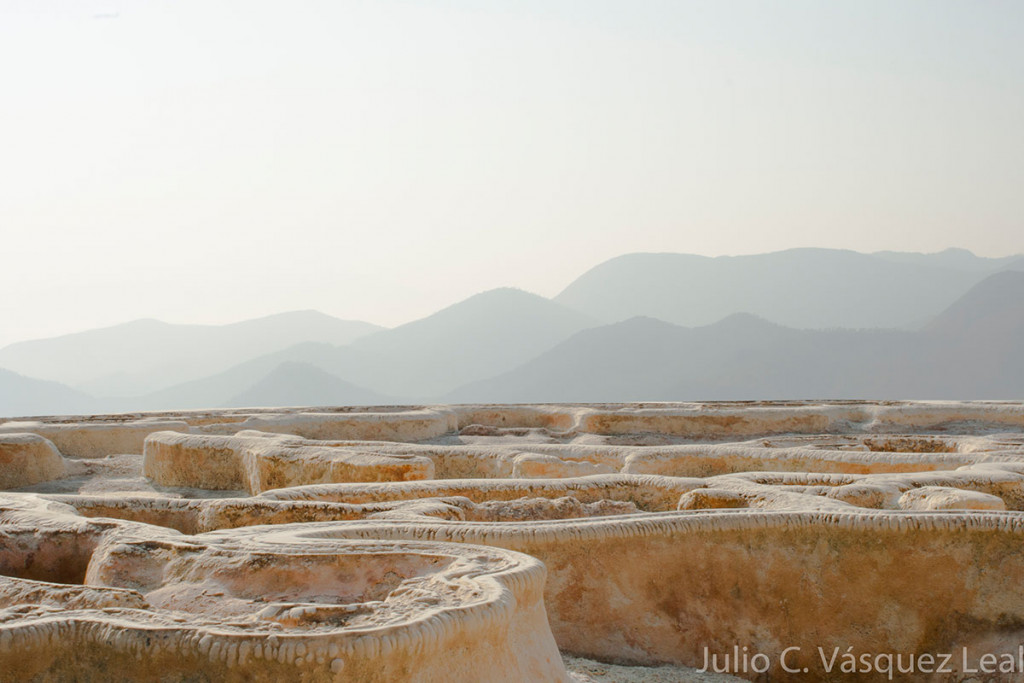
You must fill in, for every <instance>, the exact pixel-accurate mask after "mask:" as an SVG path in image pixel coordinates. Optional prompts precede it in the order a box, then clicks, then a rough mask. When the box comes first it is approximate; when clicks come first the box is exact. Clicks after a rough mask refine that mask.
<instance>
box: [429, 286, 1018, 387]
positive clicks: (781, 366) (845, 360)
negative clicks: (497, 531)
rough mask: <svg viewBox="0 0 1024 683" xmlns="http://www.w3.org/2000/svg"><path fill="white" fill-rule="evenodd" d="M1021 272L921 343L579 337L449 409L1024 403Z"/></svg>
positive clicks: (866, 333)
mask: <svg viewBox="0 0 1024 683" xmlns="http://www.w3.org/2000/svg"><path fill="white" fill-rule="evenodd" d="M1021 349H1024V272H1010V271H1008V272H1001V273H997V274H995V275H992V276H990V277H989V278H987V279H986V280H984V281H983V282H981V283H979V284H978V285H976V286H975V287H974V288H972V289H971V290H970V291H969V292H967V294H965V295H964V296H963V297H962V298H961V299H959V300H958V301H956V302H954V303H953V304H952V305H951V306H949V307H948V308H947V309H946V310H945V311H944V312H943V313H941V314H940V315H939V316H937V317H936V318H935V319H934V320H933V321H932V322H931V323H930V324H929V325H928V326H926V327H925V328H924V329H922V330H920V331H901V330H860V331H858V330H798V329H794V328H789V327H783V326H780V325H775V324H773V323H769V322H767V321H765V320H762V319H760V318H757V317H755V316H750V315H736V316H730V317H729V318H726V319H725V320H722V321H720V322H718V323H716V324H713V325H708V326H704V327H694V328H689V327H680V326H677V325H672V324H670V323H665V322H663V321H659V320H654V319H650V318H631V319H630V320H627V321H624V322H620V323H614V324H611V325H606V326H603V327H598V328H594V329H590V330H586V331H583V332H580V333H579V334H576V335H574V336H573V337H571V338H570V339H568V340H567V341H565V342H563V343H562V344H559V345H558V346H556V347H555V348H553V349H551V350H550V351H548V352H547V353H544V354H541V355H540V356H538V357H537V358H535V359H534V360H532V361H530V362H529V363H526V364H524V365H523V366H520V367H519V368H516V369H515V370H512V371H510V372H508V373H505V374H503V375H500V376H497V377H494V378H491V379H489V380H483V381H480V382H476V383H473V384H470V385H467V386H466V387H462V388H461V389H458V390H456V391H454V392H452V393H451V394H449V395H448V396H447V397H446V398H447V399H449V400H451V401H453V402H477V401H488V402H497V403H505V402H508V403H522V402H577V401H580V402H604V401H687V400H758V399H764V400H770V399H858V398H863V399H944V398H945V399H954V398H958V399H982V398H990V399H1022V398H1024V354H1022V353H1021Z"/></svg>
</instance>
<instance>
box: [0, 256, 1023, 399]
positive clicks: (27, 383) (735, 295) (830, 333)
mask: <svg viewBox="0 0 1024 683" xmlns="http://www.w3.org/2000/svg"><path fill="white" fill-rule="evenodd" d="M1021 348H1024V258H1022V257H1007V258H1003V259H985V258H980V257H977V256H974V255H973V254H971V253H970V252H967V251H964V250H947V251H945V252H940V253H938V254H913V253H899V252H879V253H876V254H860V253H856V252H849V251H841V250H826V249H797V250H790V251H784V252H776V253H773V254H760V255H754V256H738V257H719V258H707V257H701V256H693V255H687V254H629V255H625V256H622V257H619V258H615V259H612V260H610V261H607V262H605V263H603V264H601V265H599V266H597V267H595V268H593V269H591V270H590V271H588V272H587V273H584V274H583V275H582V276H581V277H579V278H578V279H577V280H576V281H574V282H573V283H571V284H570V285H569V286H568V287H567V288H566V289H565V290H564V291H563V292H561V293H560V294H559V295H558V296H556V297H554V298H553V299H545V298H544V297H540V296H537V295H535V294H530V293H527V292H524V291H521V290H517V289H508V288H506V289H498V290H491V291H489V292H484V293H481V294H477V295H474V296H472V297H470V298H469V299H466V300H464V301H461V302H459V303H456V304H454V305H452V306H449V307H447V308H445V309H443V310H441V311H439V312H437V313H435V314H433V315H431V316H428V317H426V318H423V319H421V320H416V321H413V322H410V323H407V324H405V325H401V326H399V327H396V328H393V329H383V328H379V327H377V326H374V325H371V324H369V323H364V322H359V321H346V320H339V319H336V318H332V317H330V316H326V315H324V314H322V313H318V312H315V311H297V312H291V313H285V314H280V315H277V316H269V317H266V318H260V319H257V320H250V321H244V322H241V323H234V324H231V325H221V326H215V325H170V324H168V323H162V322H159V321H155V320H143V321H135V322H132V323H126V324H124V325H118V326H115V327H109V328H104V329H99V330H91V331H87V332H82V333H78V334H73V335H66V336H63V337H57V338H53V339H44V340H37V341H29V342H21V343H18V344H13V345H11V346H8V347H5V348H3V349H0V368H6V370H0V415H27V414H47V413H49V414H60V413H69V412H75V413H81V412H110V411H121V410H166V409H184V408H212V407H227V406H267V405H345V404H350V405H372V404H390V403H410V402H545V401H573V402H607V401H632V400H636V401H658V400H666V401H670V400H730V399H734V400H743V399H784V398H808V399H810V398H819V399H826V398H865V399H889V398H920V399H926V398H959V399H969V398H993V399H995V398H1024V361H1021V360H1019V359H1018V356H1019V355H1020V354H1019V349H1021Z"/></svg>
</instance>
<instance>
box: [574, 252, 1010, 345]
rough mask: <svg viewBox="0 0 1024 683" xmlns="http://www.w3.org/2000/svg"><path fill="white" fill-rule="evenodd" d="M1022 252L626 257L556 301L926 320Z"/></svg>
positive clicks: (663, 316) (876, 323)
mask: <svg viewBox="0 0 1024 683" xmlns="http://www.w3.org/2000/svg"><path fill="white" fill-rule="evenodd" d="M1007 268H1015V269H1017V270H1024V261H1022V260H1021V258H1020V257H1016V256H1010V257H1007V258H1001V259H986V258H980V257H977V256H975V255H974V254H972V253H971V252H969V251H965V250H962V249H948V250H946V251H943V252H940V253H938V254H908V253H899V252H879V253H877V254H860V253H858V252H855V251H844V250H837V249H791V250H788V251H780V252H775V253H771V254H754V255H750V256H720V257H717V258H709V257H706V256H695V255H692V254H626V255H624V256H620V257H618V258H614V259H611V260H610V261H605V262H604V263H602V264H600V265H598V266H596V267H594V268H592V269H591V270H590V271H588V272H586V273H584V274H583V275H582V276H580V277H579V278H578V279H576V281H575V282H573V283H572V284H570V285H569V286H568V287H566V288H565V290H564V291H562V293H561V294H559V295H558V296H556V297H555V301H557V302H559V303H561V304H563V305H565V306H568V307H570V308H574V309H576V310H579V311H583V312H586V313H589V314H590V315H592V316H594V317H595V318H598V319H600V320H603V321H605V322H616V321H619V320H625V319H627V318H630V317H633V316H637V315H644V316H649V317H652V318H658V319H659V320H664V321H665V322H671V323H675V324H677V325H687V326H698V325H710V324H711V323H714V322H717V321H718V320H721V319H722V318H724V317H725V316H727V315H730V314H732V313H752V314H754V315H757V316H760V317H762V318H765V319H766V320H770V321H772V322H775V323H778V324H780V325H787V326H789V327H798V328H811V329H814V328H830V327H843V328H854V329H855V328H875V327H882V328H894V327H908V326H913V325H920V324H923V323H924V322H926V321H927V320H928V319H930V318H931V317H932V316H934V315H936V314H938V313H939V312H940V311H942V310H943V309H944V308H945V307H946V306H948V305H949V304H950V302H952V301H953V300H954V299H956V298H957V297H958V296H960V295H962V294H963V293H964V292H966V291H967V290H968V289H969V288H970V287H971V286H972V285H974V284H976V283H978V282H980V281H981V280H982V279H984V278H985V277H986V276H988V275H990V274H991V273H994V272H997V271H999V270H1003V269H1007Z"/></svg>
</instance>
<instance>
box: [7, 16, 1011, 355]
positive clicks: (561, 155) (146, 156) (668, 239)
mask: <svg viewBox="0 0 1024 683" xmlns="http://www.w3.org/2000/svg"><path fill="white" fill-rule="evenodd" d="M1022 35H1024V3H1021V2H1018V1H1016V0H1003V1H996V0H991V1H985V0H981V1H978V2H963V1H962V0H957V1H955V2H951V1H947V0H903V1H901V2H891V1H889V0H835V1H832V2H819V1H814V2H810V1H808V2H804V1H801V0H787V1H786V2H772V1H768V0H749V1H742V0H732V1H729V2H721V1H720V0H713V1H708V2H697V1H685V0H635V1H626V0H622V1H616V2H612V1H609V0H578V1H569V0H515V1H512V0H508V1H506V2H497V1H494V0H479V1H476V2H472V1H470V0H423V1H419V2H417V1H412V0H407V1H396V0H372V1H360V0H324V1H302V0H298V1H295V2H284V1H270V0H244V1H229V0H223V1H218V2H205V1H198V0H139V1H129V0H122V1H118V0H107V1H104V2H92V1H90V0H64V1H58V0H4V2H2V3H0V64H2V65H3V66H2V67H0V93H2V94H0V97H2V100H0V346H2V345H4V344H6V343H10V342H14V341H18V340H23V339H29V338H38V337H45V336H53V335H57V334H64V333H69V332H74V331H79V330H82V329H87V328H92V327H98V326H104V325H111V324H116V323H120V322H125V321H128V320H132V319H137V318H146V317H152V318H159V319H162V320H166V321H168V322H178V323H225V322H234V321H237V320H242V319H246V318H252V317H257V316H261V315H268V314H272V313H277V312H282V311H286V310H296V309H317V310H321V311H323V312H325V313H329V314H331V315H335V316H338V317H341V318H347V319H360V320H367V321H370V322H374V323H377V324H382V325H387V326H392V325H397V324H400V323H402V322H406V321H409V320H412V319H415V318H419V317H422V316H425V315H428V314H430V313H432V312H434V311H436V310H438V309H440V308H442V307H444V306H447V305H450V304H452V303H454V302H456V301H459V300H461V299H463V298H466V297H468V296H470V295H472V294H475V293H477V292H480V291H484V290H487V289H491V288H494V287H501V286H516V287H521V288H523V289H526V290H528V291H532V292H536V293H538V294H541V295H544V296H554V295H556V294H557V293H558V292H559V291H561V289H563V288H564V287H565V286H566V285H568V284H569V282H571V281H572V280H573V279H574V278H576V277H577V276H579V275H580V274H582V273H583V272H585V271H586V270H587V269H589V268H591V267H592V266H594V265H597V264H598V263H600V262H601V261H604V260H606V259H608V258H611V257H614V256H617V255H619V254H623V253H628V252H640V251H648V252H649V251H667V252H686V253H696V254H704V255H709V256H717V255H726V254H747V253H758V252H766V251H776V250H780V249H787V248H792V247H803V246H816V247H835V248H846V249H854V250H857V251H866V252H870V251H877V250H905V251H921V252H931V251H939V250H942V249H945V248H947V247H963V248H967V249H970V250H972V251H974V252H975V253H977V254H979V255H984V256H1004V255H1008V254H1013V253H1021V252H1024V225H1022V223H1024V221H1022V216H1024V192H1022V191H1021V188H1022V187H1024V126H1021V125H1020V122H1021V121H1024V41H1022V40H1020V36H1022Z"/></svg>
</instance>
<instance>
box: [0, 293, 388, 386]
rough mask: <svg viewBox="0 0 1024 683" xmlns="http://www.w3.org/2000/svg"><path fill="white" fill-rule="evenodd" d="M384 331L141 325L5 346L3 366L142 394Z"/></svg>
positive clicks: (306, 322)
mask: <svg viewBox="0 0 1024 683" xmlns="http://www.w3.org/2000/svg"><path fill="white" fill-rule="evenodd" d="M380 329H382V328H380V327H378V326H377V325H371V324H370V323H365V322H360V321H351V320H339V319H337V318H333V317H331V316H328V315H325V314H323V313H319V312H317V311H293V312H289V313H281V314H278V315H272V316H267V317H264V318H256V319H253V320H245V321H242V322H238V323H232V324H228V325H174V324H171V323H165V322H161V321H159V320H135V321H132V322H129V323H124V324H122V325H115V326H113V327H106V328H101V329H96V330H88V331H86V332H79V333H76V334H69V335H64V336H61V337H53V338H50V339H39V340H34V341H26V342H19V343H16V344H11V345H10V346H7V347H4V348H3V349H0V367H4V368H8V369H10V370H13V371H15V372H18V373H21V374H24V375H29V376H32V377H37V378H40V379H46V380H52V381H58V382H62V383H64V384H68V385H70V386H73V387H75V388H77V389H80V390H82V391H86V392H88V393H91V394H94V395H98V396H118V395H132V394H143V393H147V392H150V391H153V390H155V389H159V388H161V387H165V386H170V385H173V384H177V383H180V382H182V381H184V380H186V379H192V378H196V377H202V376H204V375H208V374H211V373H213V372H217V371H219V370H221V369H223V368H224V367H227V366H229V365H234V364H236V363H239V362H241V361H243V360H245V359H247V358H254V357H257V356H260V355H263V354H266V353H269V352H271V351H276V350H278V349H281V348H284V347H287V346H292V345H294V344H297V343H300V342H305V341H323V342H330V343H335V344H347V343H349V342H351V341H354V340H355V339H357V338H359V337H360V336H362V335H366V334H370V333H372V332H375V331H377V330H380Z"/></svg>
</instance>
